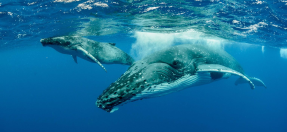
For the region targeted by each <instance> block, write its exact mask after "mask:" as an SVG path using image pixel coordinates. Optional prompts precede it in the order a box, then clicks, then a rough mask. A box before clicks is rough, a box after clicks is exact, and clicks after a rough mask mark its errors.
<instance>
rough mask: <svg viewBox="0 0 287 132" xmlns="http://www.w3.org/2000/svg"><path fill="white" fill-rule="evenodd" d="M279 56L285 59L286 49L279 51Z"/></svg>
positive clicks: (286, 55) (286, 57)
mask: <svg viewBox="0 0 287 132" xmlns="http://www.w3.org/2000/svg"><path fill="white" fill-rule="evenodd" d="M280 56H281V57H282V58H285V59H287V49H280Z"/></svg>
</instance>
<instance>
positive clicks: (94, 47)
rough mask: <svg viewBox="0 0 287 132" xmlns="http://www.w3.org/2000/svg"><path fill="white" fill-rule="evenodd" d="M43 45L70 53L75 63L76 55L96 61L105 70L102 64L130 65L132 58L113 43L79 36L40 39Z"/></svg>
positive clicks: (63, 52)
mask: <svg viewBox="0 0 287 132" xmlns="http://www.w3.org/2000/svg"><path fill="white" fill-rule="evenodd" d="M40 42H41V43H42V45H43V46H48V47H52V48H53V49H55V50H56V51H58V52H60V53H62V54H68V55H71V56H72V58H73V60H74V61H75V63H78V60H77V57H80V58H82V59H84V60H87V61H90V62H94V63H97V64H98V65H99V66H101V67H102V68H103V69H104V70H105V71H107V70H106V68H105V67H104V66H103V65H102V64H123V65H131V64H132V63H133V62H134V59H133V58H132V57H130V56H129V55H128V54H127V53H125V52H124V51H122V50H121V49H119V48H117V47H116V46H115V43H104V42H97V41H93V40H90V39H87V38H84V37H79V36H61V37H51V38H45V39H41V40H40Z"/></svg>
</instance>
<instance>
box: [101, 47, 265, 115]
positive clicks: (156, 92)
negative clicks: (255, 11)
mask: <svg viewBox="0 0 287 132" xmlns="http://www.w3.org/2000/svg"><path fill="white" fill-rule="evenodd" d="M231 75H236V76H239V79H238V80H237V81H236V82H235V84H236V85H237V84H241V83H248V84H249V85H250V87H251V89H254V88H255V86H264V87H266V86H265V84H264V83H263V82H262V81H261V80H260V79H258V78H254V77H249V76H247V75H246V74H245V73H244V70H243V68H242V67H241V66H240V64H239V63H238V62H237V61H236V60H235V59H234V58H233V57H232V56H231V55H229V54H228V53H227V52H225V51H224V50H222V49H219V48H214V47H212V46H207V45H195V44H188V45H178V46H173V47H171V48H168V49H164V50H161V51H157V52H155V53H153V54H150V55H149V56H147V57H145V58H144V59H142V60H140V61H137V62H135V63H133V64H132V65H131V67H130V68H129V69H128V70H127V71H126V72H125V73H124V74H123V75H122V76H121V77H120V78H119V79H118V80H117V81H116V82H114V83H112V84H111V85H110V86H109V87H108V88H107V89H106V90H104V92H103V93H102V94H101V95H100V96H99V97H98V99H97V101H96V105H97V106H98V107H99V108H101V109H103V110H105V111H107V112H114V111H115V110H117V109H118V108H119V106H121V105H124V104H126V103H129V102H133V101H136V100H141V99H146V98H152V97H159V96H163V95H167V94H170V93H173V92H177V91H180V90H183V89H186V88H189V87H194V86H199V85H204V84H208V83H212V82H214V81H217V80H220V79H226V78H229V77H230V76H231Z"/></svg>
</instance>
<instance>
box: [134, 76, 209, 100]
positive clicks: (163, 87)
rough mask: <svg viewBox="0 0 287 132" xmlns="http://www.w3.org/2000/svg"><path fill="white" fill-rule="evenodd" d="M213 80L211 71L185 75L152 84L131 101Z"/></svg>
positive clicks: (161, 94)
mask: <svg viewBox="0 0 287 132" xmlns="http://www.w3.org/2000/svg"><path fill="white" fill-rule="evenodd" d="M212 81H213V80H212V79H211V77H210V73H207V72H206V73H196V74H195V75H185V76H183V77H181V78H179V79H178V80H175V81H174V82H172V83H162V84H159V85H155V86H151V88H147V89H145V90H143V91H142V92H141V93H139V94H137V95H135V96H134V97H132V98H131V99H130V101H135V100H139V99H144V98H153V97H159V96H163V95H166V94H169V93H173V92H177V91H180V90H183V89H186V88H189V87H194V86H199V85H203V84H208V83H211V82H212Z"/></svg>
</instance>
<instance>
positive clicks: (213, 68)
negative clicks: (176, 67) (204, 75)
mask: <svg viewBox="0 0 287 132" xmlns="http://www.w3.org/2000/svg"><path fill="white" fill-rule="evenodd" d="M196 72H220V73H229V74H233V75H237V76H240V77H241V78H242V80H245V82H248V83H249V85H250V87H251V88H252V89H254V88H255V86H254V84H253V82H252V81H251V80H252V79H250V78H248V77H246V76H245V75H243V74H242V73H240V72H238V71H235V70H233V69H230V68H228V67H225V66H222V65H218V64H200V65H198V66H197V71H196Z"/></svg>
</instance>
